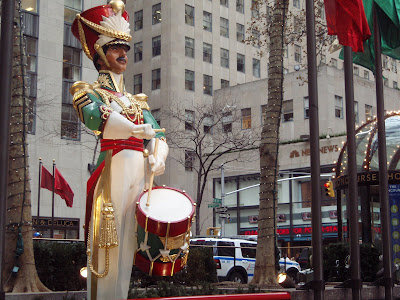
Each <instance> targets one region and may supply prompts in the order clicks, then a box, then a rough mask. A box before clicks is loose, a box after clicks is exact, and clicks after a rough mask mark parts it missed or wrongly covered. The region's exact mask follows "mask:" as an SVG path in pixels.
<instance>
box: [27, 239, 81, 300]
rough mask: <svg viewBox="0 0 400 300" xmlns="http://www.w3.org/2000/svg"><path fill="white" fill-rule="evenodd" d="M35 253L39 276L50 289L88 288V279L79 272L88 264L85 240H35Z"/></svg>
mask: <svg viewBox="0 0 400 300" xmlns="http://www.w3.org/2000/svg"><path fill="white" fill-rule="evenodd" d="M34 253H35V263H36V269H37V272H38V275H39V278H40V280H41V281H42V282H43V284H44V285H45V286H47V287H48V288H49V289H51V290H53V291H65V290H67V291H78V290H83V289H86V280H85V279H83V278H82V277H81V276H80V274H79V271H80V269H81V268H82V267H83V266H86V247H85V244H84V242H60V241H40V240H38V241H35V242H34ZM66 299H69V298H66ZM71 300H72V299H71Z"/></svg>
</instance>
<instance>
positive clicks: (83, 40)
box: [78, 18, 93, 60]
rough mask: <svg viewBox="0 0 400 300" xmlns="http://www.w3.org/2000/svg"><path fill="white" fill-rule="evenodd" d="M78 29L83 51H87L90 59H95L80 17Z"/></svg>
mask: <svg viewBox="0 0 400 300" xmlns="http://www.w3.org/2000/svg"><path fill="white" fill-rule="evenodd" d="M78 31H79V40H80V42H81V44H82V48H83V52H85V54H86V56H87V57H89V59H90V60H93V57H92V56H91V55H90V51H89V47H88V45H87V43H86V37H85V32H84V31H83V27H82V23H81V20H80V19H79V18H78Z"/></svg>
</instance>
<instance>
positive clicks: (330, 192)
mask: <svg viewBox="0 0 400 300" xmlns="http://www.w3.org/2000/svg"><path fill="white" fill-rule="evenodd" d="M324 186H325V195H326V196H328V197H332V198H335V191H334V189H333V182H332V181H327V182H325V184H324Z"/></svg>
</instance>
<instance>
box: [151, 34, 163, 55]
mask: <svg viewBox="0 0 400 300" xmlns="http://www.w3.org/2000/svg"><path fill="white" fill-rule="evenodd" d="M157 55H161V35H159V36H156V37H153V57H154V56H157Z"/></svg>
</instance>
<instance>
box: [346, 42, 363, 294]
mask: <svg viewBox="0 0 400 300" xmlns="http://www.w3.org/2000/svg"><path fill="white" fill-rule="evenodd" d="M344 88H345V95H346V130H347V153H348V154H347V155H348V175H349V185H348V193H349V194H348V198H347V203H348V206H349V211H350V214H349V215H350V216H349V217H350V257H351V289H352V296H353V298H352V299H353V300H360V299H361V288H362V281H361V271H360V245H359V242H358V240H359V229H358V200H357V199H358V191H357V190H358V183H357V159H356V130H355V127H354V124H355V117H354V83H353V54H352V49H351V47H350V46H344Z"/></svg>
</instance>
